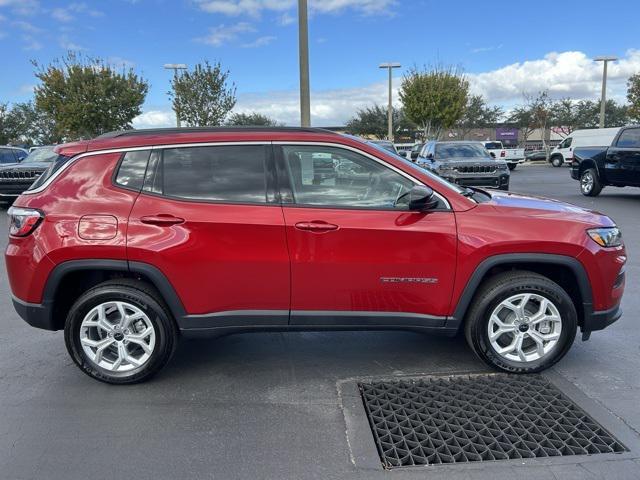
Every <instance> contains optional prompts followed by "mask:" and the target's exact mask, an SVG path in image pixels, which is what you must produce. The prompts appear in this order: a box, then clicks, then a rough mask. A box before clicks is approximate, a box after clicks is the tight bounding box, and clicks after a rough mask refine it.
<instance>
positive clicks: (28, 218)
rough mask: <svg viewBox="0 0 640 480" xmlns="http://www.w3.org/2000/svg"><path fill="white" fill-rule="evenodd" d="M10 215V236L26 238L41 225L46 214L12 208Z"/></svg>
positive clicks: (8, 212)
mask: <svg viewBox="0 0 640 480" xmlns="http://www.w3.org/2000/svg"><path fill="white" fill-rule="evenodd" d="M7 214H8V215H9V235H12V236H14V237H26V236H27V235H29V234H31V233H32V232H33V231H34V230H35V229H36V228H37V227H38V225H40V222H41V221H42V219H43V218H44V214H43V213H42V212H41V211H40V210H34V209H33V208H21V207H11V208H10V209H9V210H8V211H7Z"/></svg>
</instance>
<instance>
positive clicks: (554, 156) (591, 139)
mask: <svg viewBox="0 0 640 480" xmlns="http://www.w3.org/2000/svg"><path fill="white" fill-rule="evenodd" d="M619 131H620V127H615V128H589V129H586V130H575V131H574V132H571V134H570V135H569V136H568V137H567V138H565V139H564V140H563V141H562V142H560V144H558V145H557V146H556V147H555V148H554V149H553V150H551V154H550V155H549V161H550V162H551V164H552V165H553V166H554V167H560V166H562V164H563V163H565V162H567V163H570V162H571V160H573V150H574V148H576V147H609V146H611V143H612V142H613V139H614V138H615V136H616V135H617V134H618V132H619Z"/></svg>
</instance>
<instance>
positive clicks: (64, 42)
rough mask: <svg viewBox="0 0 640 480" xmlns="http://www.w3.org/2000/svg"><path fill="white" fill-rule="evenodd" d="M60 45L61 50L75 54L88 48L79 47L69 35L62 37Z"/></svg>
mask: <svg viewBox="0 0 640 480" xmlns="http://www.w3.org/2000/svg"><path fill="white" fill-rule="evenodd" d="M58 44H59V45H60V47H61V48H63V49H65V50H71V51H74V52H79V51H82V50H86V48H85V47H83V46H82V45H78V44H77V43H75V42H73V41H72V40H70V39H69V37H68V35H66V34H65V35H61V36H60V38H59V39H58Z"/></svg>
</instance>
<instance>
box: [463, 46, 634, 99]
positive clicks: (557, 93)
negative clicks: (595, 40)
mask: <svg viewBox="0 0 640 480" xmlns="http://www.w3.org/2000/svg"><path fill="white" fill-rule="evenodd" d="M639 71H640V50H629V51H628V52H626V54H625V56H624V57H622V58H621V60H620V61H619V62H616V63H614V64H610V65H609V72H608V89H609V92H610V93H611V94H613V96H614V98H617V99H619V100H621V99H623V98H624V93H625V83H626V80H627V79H628V78H629V76H631V75H633V74H634V73H637V72H639ZM469 81H470V83H471V89H472V91H473V92H474V93H480V94H482V95H484V96H485V97H486V98H487V99H488V100H489V101H490V102H492V103H498V104H507V105H508V104H514V103H518V102H521V101H522V94H523V93H528V94H536V93H537V92H540V91H542V90H547V91H548V92H549V94H550V95H551V96H552V97H553V98H560V97H572V98H576V99H580V98H597V97H598V94H599V91H600V88H601V81H602V64H601V63H597V62H594V61H593V60H592V59H591V58H589V57H588V56H587V55H586V54H585V53H583V52H579V51H573V52H560V53H558V52H551V53H548V54H547V55H545V56H544V58H542V59H538V60H528V61H525V62H521V63H514V64H511V65H507V66H505V67H502V68H499V69H497V70H494V71H491V72H485V73H477V74H470V75H469ZM610 96H611V95H610Z"/></svg>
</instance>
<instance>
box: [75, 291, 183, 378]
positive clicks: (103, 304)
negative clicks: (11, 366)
mask: <svg viewBox="0 0 640 480" xmlns="http://www.w3.org/2000/svg"><path fill="white" fill-rule="evenodd" d="M64 338H65V343H66V346H67V350H68V351H69V354H70V355H71V358H72V359H73V361H74V362H75V363H76V365H78V367H80V369H81V370H82V371H83V372H84V373H86V374H87V375H89V376H90V377H92V378H95V379H96V380H100V381H103V382H107V383H116V384H124V383H137V382H142V381H144V380H147V379H148V378H150V377H151V376H152V375H154V374H155V373H157V372H158V371H159V370H160V369H161V368H162V367H164V365H165V364H166V363H167V362H168V361H169V359H170V358H171V355H172V354H173V351H174V350H175V346H176V342H177V338H178V334H177V329H176V326H175V323H174V321H173V319H172V318H171V316H170V314H169V313H168V310H167V309H166V307H165V306H164V303H163V302H162V300H161V299H160V298H159V297H158V295H157V294H156V293H155V291H154V290H153V289H151V288H150V287H149V286H147V285H146V284H144V283H141V282H136V281H132V280H127V279H120V280H113V281H108V282H104V283H102V284H100V285H98V286H96V287H94V288H92V289H90V290H88V291H87V292H85V293H84V294H83V295H82V296H81V297H80V298H79V299H78V300H76V302H75V303H74V304H73V306H72V307H71V309H70V310H69V314H68V316H67V322H66V325H65V329H64Z"/></svg>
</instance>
